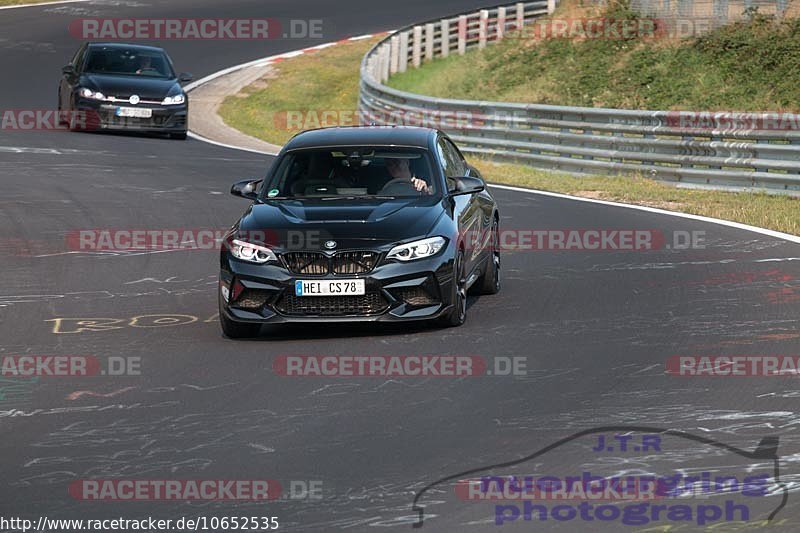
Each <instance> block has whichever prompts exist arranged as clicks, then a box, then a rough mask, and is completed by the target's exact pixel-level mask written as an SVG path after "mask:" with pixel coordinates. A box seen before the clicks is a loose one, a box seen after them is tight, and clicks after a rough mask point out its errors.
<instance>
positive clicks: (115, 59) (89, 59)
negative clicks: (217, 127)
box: [58, 43, 192, 139]
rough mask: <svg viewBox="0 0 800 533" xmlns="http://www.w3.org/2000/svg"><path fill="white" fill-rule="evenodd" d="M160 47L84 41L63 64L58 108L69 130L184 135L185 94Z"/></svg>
mask: <svg viewBox="0 0 800 533" xmlns="http://www.w3.org/2000/svg"><path fill="white" fill-rule="evenodd" d="M191 79H192V77H191V75H190V74H176V73H175V69H174V67H173V65H172V60H171V59H170V58H169V56H168V55H167V53H166V52H164V50H162V49H161V48H156V47H153V46H141V45H133V44H118V43H86V44H84V45H82V46H81V47H80V48H79V49H78V51H77V52H76V54H75V56H74V57H73V58H72V61H71V62H70V63H69V64H68V65H66V66H65V67H64V68H63V69H62V77H61V82H60V83H59V86H58V110H59V117H60V118H61V121H62V122H66V123H68V124H69V126H70V129H72V130H96V129H99V130H135V131H140V132H150V133H167V134H169V135H170V136H172V137H174V138H177V139H186V134H187V130H188V126H189V121H188V114H189V100H188V96H187V95H186V93H185V92H184V91H183V88H182V86H181V83H185V82H188V81H190V80H191Z"/></svg>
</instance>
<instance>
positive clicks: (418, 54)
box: [411, 26, 422, 68]
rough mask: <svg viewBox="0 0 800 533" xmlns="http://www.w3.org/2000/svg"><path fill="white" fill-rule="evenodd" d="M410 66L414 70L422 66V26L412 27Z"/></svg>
mask: <svg viewBox="0 0 800 533" xmlns="http://www.w3.org/2000/svg"><path fill="white" fill-rule="evenodd" d="M411 64H412V65H414V68H417V67H419V66H420V65H421V64H422V26H414V42H412V43H411Z"/></svg>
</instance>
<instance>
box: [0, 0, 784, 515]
mask: <svg viewBox="0 0 800 533" xmlns="http://www.w3.org/2000/svg"><path fill="white" fill-rule="evenodd" d="M480 4H481V2H469V1H450V0H444V1H443V0H440V1H438V2H430V1H422V0H408V1H406V2H402V3H400V2H374V1H355V0H347V1H345V2H327V1H320V0H318V1H303V0H294V1H283V0H280V1H272V2H257V1H243V0H227V1H225V2H221V1H208V0H200V1H198V0H192V1H184V0H171V1H169V2H166V1H165V2H152V1H146V0H142V1H119V2H116V1H114V2H112V1H102V2H101V1H96V2H90V3H88V4H73V5H63V6H52V7H38V8H25V9H15V10H8V11H0V72H2V73H3V76H2V82H0V103H1V105H0V108H10V109H52V108H53V107H54V106H55V102H56V86H57V81H58V76H59V72H60V67H61V66H62V65H63V64H65V63H66V62H67V61H68V60H69V58H70V57H71V55H72V53H73V52H74V50H75V49H76V48H77V46H78V44H79V43H78V41H76V40H75V39H74V38H73V37H71V36H70V35H69V33H68V32H67V25H68V23H69V22H70V21H71V20H73V19H74V18H76V17H81V16H93V17H153V18H186V17H220V16H223V17H229V18H247V17H265V16H267V17H277V18H283V19H286V18H314V19H323V20H324V21H325V22H324V24H325V26H324V32H325V35H324V41H331V40H336V39H339V38H342V37H347V36H352V35H359V34H364V33H372V32H377V31H382V30H389V29H392V28H395V27H399V26H401V25H403V24H406V23H410V22H412V21H416V20H423V19H428V18H434V17H438V16H442V15H446V14H450V13H453V12H457V11H460V10H462V9H466V8H474V7H476V6H479V5H480ZM314 44H319V41H314V40H282V39H281V40H274V41H268V42H253V41H219V42H213V41H212V42H197V41H191V42H182V41H175V42H169V43H166V46H167V47H168V49H169V51H170V53H171V55H172V56H173V58H174V60H175V62H176V65H177V66H178V68H179V70H182V71H189V72H192V73H194V74H195V76H196V77H201V76H205V75H208V74H210V73H212V72H214V71H216V70H219V69H222V68H225V67H227V66H231V65H234V64H237V63H242V62H244V61H248V60H252V59H256V58H259V57H264V56H267V55H273V54H276V53H281V52H285V51H289V50H294V49H299V48H304V47H306V46H312V45H314ZM269 163H270V158H268V157H261V156H258V155H257V154H252V153H246V152H241V151H235V150H229V149H224V148H219V147H216V146H210V145H207V144H204V143H202V142H199V141H194V140H189V141H187V142H179V141H170V140H166V139H160V138H150V137H142V136H133V135H100V134H69V133H61V132H27V133H23V132H15V131H0V180H1V183H2V195H0V257H1V258H2V272H3V276H2V284H1V285H0V332H2V340H0V355H24V354H50V355H59V354H60V355H64V354H83V355H94V356H96V357H98V358H100V359H101V360H105V359H107V358H109V357H120V356H122V357H139V358H141V368H142V370H141V372H142V374H141V376H121V377H109V376H102V377H93V378H78V377H75V378H40V379H18V378H10V379H8V378H6V379H3V380H2V382H0V383H1V384H2V388H0V457H1V459H0V472H2V475H0V514H1V515H3V516H6V517H8V516H22V517H28V518H33V519H35V518H37V517H39V516H41V515H45V516H47V517H49V518H112V517H120V516H122V517H126V518H141V517H146V516H156V517H160V518H179V517H181V516H188V517H195V516H200V515H206V516H232V515H247V516H277V517H279V518H280V522H281V529H288V530H294V531H331V530H351V531H376V529H375V527H380V526H384V527H391V528H393V529H397V528H401V529H410V528H411V526H410V523H411V522H412V521H413V520H414V519H415V518H416V514H415V513H413V512H412V510H411V505H412V501H413V499H414V495H415V493H416V492H417V491H419V490H420V489H422V488H423V487H425V486H426V485H428V484H430V483H432V482H435V481H436V480H438V479H441V478H445V477H447V476H450V475H454V474H457V473H459V472H463V471H467V470H470V469H472V468H480V467H482V466H487V465H493V464H496V463H502V462H505V461H512V460H514V459H519V458H522V457H524V456H525V455H527V454H530V453H533V452H534V451H536V450H538V449H540V448H542V447H544V446H547V445H549V444H551V443H553V442H555V441H556V440H558V439H560V438H562V437H566V436H568V435H570V434H572V433H575V432H577V431H581V430H585V429H591V428H595V427H597V426H606V425H629V424H635V425H640V426H653V427H658V428H671V429H676V430H682V431H686V432H689V433H691V434H694V435H701V436H704V437H707V438H710V439H714V440H716V441H719V442H723V443H726V444H729V445H731V446H736V447H740V448H742V449H746V450H752V449H754V448H755V446H756V445H757V443H758V442H759V441H760V439H761V438H762V437H764V436H778V437H779V439H780V440H779V447H778V450H777V452H778V454H779V456H780V468H781V480H782V481H783V482H784V483H785V486H784V487H783V488H785V489H786V490H787V491H788V493H789V498H788V503H787V505H786V506H785V507H784V508H783V509H782V510H781V511H780V513H779V515H778V518H777V519H776V520H782V522H779V525H778V528H779V529H781V530H796V529H797V524H798V523H800V510H798V508H797V506H795V505H794V504H793V501H794V498H793V497H792V492H793V491H794V489H795V484H796V483H797V482H798V481H800V477H798V458H800V455H799V453H800V437H799V436H798V431H797V428H798V426H799V425H800V416H799V415H798V413H797V406H798V399H797V397H798V392H797V389H798V381H797V377H796V376H786V377H769V378H766V377H738V378H680V377H674V376H668V375H665V373H664V364H665V360H666V359H667V358H668V357H670V356H673V355H685V354H704V355H742V354H745V355H774V354H786V355H790V354H794V355H798V354H799V353H800V327H798V326H800V319H799V317H800V245H798V244H793V243H789V242H786V241H783V240H780V239H777V238H773V237H768V236H764V235H759V234H757V233H752V232H748V231H743V230H738V229H732V228H728V227H723V226H719V225H716V224H711V223H705V222H698V221H692V220H686V219H681V218H675V217H671V216H665V215H658V214H653V213H648V212H642V211H636V210H630V209H624V208H619V207H612V206H605V205H597V204H590V203H584V202H576V201H572V200H568V199H559V198H552V197H546V196H539V195H535V194H526V193H519V192H511V191H505V190H496V191H495V194H496V197H497V199H498V202H499V205H500V207H501V212H502V224H503V227H504V228H506V229H532V228H536V229H543V228H544V229H592V228H596V229H652V230H659V231H661V232H663V234H664V235H665V236H667V238H668V242H671V239H672V236H673V235H674V234H675V232H686V231H699V232H703V234H704V236H705V244H706V247H705V248H703V249H690V250H680V249H675V248H674V247H673V248H669V249H667V248H664V249H661V250H653V251H646V252H630V251H627V252H626V251H603V252H589V251H586V252H580V251H561V252H558V251H550V252H517V253H507V254H505V256H504V272H503V283H504V287H503V290H502V292H501V293H500V294H499V295H497V296H491V297H481V298H475V299H473V300H471V301H470V308H469V315H468V321H467V324H466V325H465V326H463V327H461V328H458V329H447V330H439V329H435V328H429V327H424V326H420V327H416V326H403V327H374V326H346V327H344V326H336V327H283V328H269V329H266V328H265V329H264V330H263V332H262V336H261V337H260V338H258V339H256V340H252V341H232V340H227V339H225V338H223V337H222V335H221V333H220V329H219V326H218V324H217V320H216V312H217V309H216V305H217V304H216V286H217V281H216V279H217V259H216V254H215V253H213V252H201V251H172V252H164V253H118V254H93V253H74V252H70V250H69V248H68V247H67V245H66V242H65V235H66V234H67V233H68V232H69V231H72V230H80V229H89V228H116V229H125V228H147V229H155V228H226V227H228V226H229V225H230V224H231V223H233V222H234V221H235V219H236V218H237V217H238V216H239V215H240V213H241V212H242V211H243V210H244V208H245V207H246V203H245V202H244V201H242V200H237V199H235V198H232V197H230V196H228V194H227V190H228V188H229V186H230V183H231V182H233V181H235V180H238V179H241V178H245V177H250V176H258V175H261V174H263V172H264V171H265V169H266V167H267V166H268V165H269ZM489 178H490V179H491V176H489ZM143 315H170V316H172V315H183V317H177V318H175V319H174V320H173V321H169V320H167V321H166V322H165V321H163V320H162V321H161V322H154V320H156V319H154V318H152V317H151V318H138V319H136V321H135V322H133V324H131V321H132V320H134V317H142V316H143ZM161 318H163V317H161ZM57 319H70V320H61V321H57ZM74 319H117V320H118V321H117V322H113V324H114V325H115V327H114V329H106V330H102V331H86V330H84V331H77V332H76V330H79V329H80V327H79V326H77V325H76V320H74ZM137 326H139V327H137ZM141 326H160V327H141ZM282 354H305V355H367V354H376V355H415V354H422V355H428V354H453V355H477V356H481V357H484V358H486V359H487V360H489V361H490V364H492V363H491V361H492V360H494V359H495V358H502V357H524V358H525V359H526V363H527V374H526V375H524V376H514V377H509V376H500V375H491V376H481V377H471V378H461V379H452V378H442V377H439V378H401V379H378V378H336V379H331V378H287V377H280V376H277V375H275V373H274V372H273V370H272V362H273V360H274V359H275V358H276V357H277V356H279V355H282ZM589 442H590V441H583V444H582V445H581V446H577V445H572V446H562V447H560V448H559V449H557V450H554V451H552V452H550V453H549V455H546V456H543V457H541V458H540V459H537V460H536V461H534V463H535V464H527V465H522V466H517V467H511V468H508V469H506V473H516V474H521V473H531V472H534V471H536V472H540V473H541V472H546V473H550V474H551V475H556V476H559V475H560V476H566V475H571V474H575V473H580V472H581V471H584V470H587V469H589V470H591V471H593V472H594V471H599V470H603V469H605V470H606V471H607V470H609V469H611V471H630V470H631V469H635V468H640V469H643V470H648V469H651V470H652V469H655V468H659V467H664V468H662V470H664V469H665V468H666V469H667V470H679V469H681V468H686V469H689V465H692V468H694V470H693V471H695V472H697V471H700V470H703V469H710V470H713V471H716V472H721V471H722V470H725V469H727V470H725V471H726V472H727V473H729V474H730V473H734V472H733V470H736V471H737V472H740V473H741V472H744V471H746V470H747V468H748V465H752V464H753V463H754V462H755V463H760V466H762V467H763V466H764V464H765V461H763V460H758V461H755V460H743V459H742V458H741V457H735V454H730V453H727V454H726V453H724V452H720V451H719V450H718V449H715V448H713V447H704V446H703V445H700V444H698V443H696V442H695V443H689V444H687V442H688V441H681V442H680V443H676V444H675V445H674V447H673V448H671V451H669V452H665V453H663V454H655V453H654V454H635V456H636V458H635V459H634V458H632V457H631V456H630V455H627V456H626V455H625V454H623V453H616V454H608V455H603V456H600V455H599V454H598V453H594V452H591V451H589V450H588V448H587V444H588V443H589ZM676 442H677V441H676ZM706 448H708V449H706ZM709 450H711V451H709ZM713 450H717V451H716V452H714V451H713ZM514 468H516V470H515V469H514ZM737 469H738V470H737ZM687 471H691V470H687ZM105 478H122V479H151V480H152V479H161V480H166V479H227V480H233V479H276V480H280V481H281V482H282V483H283V484H284V487H286V486H288V482H289V481H291V480H295V481H296V480H306V481H309V480H313V481H321V482H322V486H323V498H322V499H302V498H297V499H291V500H281V501H277V502H273V503H269V504H266V505H265V504H264V503H253V502H204V503H198V502H147V501H145V502H91V501H89V502H87V501H79V500H76V499H75V498H73V497H71V496H70V495H69V494H68V490H67V487H68V486H69V484H70V483H72V482H74V481H76V480H81V479H105ZM778 493H779V494H783V492H781V491H778ZM453 494H454V493H453V490H452V488H451V487H446V486H441V485H439V486H437V487H434V488H433V489H432V490H431V491H429V492H427V493H426V495H424V496H423V497H422V498H421V500H420V501H421V503H422V504H425V506H426V509H427V511H426V518H427V520H426V522H425V529H428V530H431V531H481V530H485V531H493V530H498V529H499V530H507V529H510V528H514V530H515V531H516V530H518V529H519V530H531V529H558V530H561V531H581V530H585V531H590V530H592V531H594V530H599V529H605V530H609V531H613V530H618V529H620V528H621V527H622V526H620V525H619V524H618V523H617V524H615V523H613V522H611V523H604V524H602V527H600V524H599V523H598V522H594V523H591V524H589V523H585V522H580V521H575V520H573V521H567V522H561V523H556V522H554V521H552V520H551V521H548V522H546V523H537V522H527V523H526V522H522V521H520V522H517V523H515V524H514V525H506V526H503V527H502V528H497V527H496V526H494V525H492V513H493V511H492V507H491V506H487V505H486V504H480V505H483V506H482V507H477V505H479V504H465V503H461V504H459V503H458V501H457V499H456V498H455V497H454V496H453ZM780 499H781V497H780V496H773V497H767V498H763V500H764V501H761V500H759V501H758V502H757V503H758V504H759V505H760V508H773V507H776V506H777V505H778V503H779V500H780ZM767 500H768V501H767ZM759 505H756V506H755V507H758V506H759ZM754 512H755V511H754ZM434 515H435V516H434ZM662 524H663V523H662ZM677 525H680V526H681V529H684V530H692V529H696V528H695V526H693V525H692V522H684V523H677Z"/></svg>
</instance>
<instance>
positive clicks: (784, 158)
mask: <svg viewBox="0 0 800 533" xmlns="http://www.w3.org/2000/svg"><path fill="white" fill-rule="evenodd" d="M554 8H555V1H554V0H542V1H538V2H524V3H516V4H511V5H507V6H500V7H495V8H493V9H485V10H481V11H478V12H475V13H468V14H463V15H458V16H455V17H451V18H447V19H442V20H438V21H431V22H428V23H422V24H416V25H413V26H410V27H407V28H404V29H402V30H399V31H397V32H395V33H394V34H392V35H390V36H389V37H387V38H386V39H384V40H383V41H381V42H380V43H378V44H377V45H376V46H375V47H373V48H372V50H370V51H369V52H368V53H367V55H366V56H365V57H364V59H363V61H362V64H361V93H360V101H359V112H360V114H361V116H362V120H366V121H368V122H370V123H374V124H406V125H408V124H414V123H418V124H421V125H430V126H432V127H438V128H440V129H442V130H444V131H446V132H447V133H448V134H449V135H450V136H451V137H452V138H453V139H454V140H455V141H456V142H457V143H458V144H459V146H460V147H461V148H462V150H463V151H464V152H467V153H474V154H480V155H485V156H490V157H492V158H494V159H499V160H506V161H516V162H525V163H527V164H529V165H531V166H535V167H539V168H544V169H549V170H557V171H565V172H570V173H579V174H586V173H602V174H638V175H643V176H645V177H651V178H655V179H660V180H666V181H677V182H685V183H691V184H702V185H713V186H721V187H733V188H743V187H747V188H762V189H765V190H766V191H767V192H777V191H781V190H782V191H800V115H796V114H786V113H719V112H698V113H694V112H688V111H640V110H621V109H605V108H591V107H570V106H553V105H541V104H518V103H503V102H485V101H470V100H453V99H445V98H433V97H429V96H424V95H419V94H413V93H409V92H404V91H399V90H396V89H393V88H390V87H387V86H386V85H384V82H386V80H388V78H389V76H390V75H392V74H394V73H397V72H404V71H406V70H407V69H408V68H409V67H411V68H414V67H416V66H419V65H420V64H421V63H422V61H423V60H430V59H433V58H434V57H446V56H448V55H450V54H452V53H459V54H463V53H465V52H466V50H468V49H470V48H474V47H478V48H483V47H485V46H487V44H488V43H490V42H492V41H494V40H499V39H502V38H504V37H506V36H508V34H509V33H510V32H514V31H516V30H520V31H522V30H523V29H524V27H525V26H526V25H529V24H530V23H531V22H533V21H534V20H535V19H537V18H539V17H541V16H543V15H546V14H548V13H552V12H553V10H554ZM532 81H534V80H532Z"/></svg>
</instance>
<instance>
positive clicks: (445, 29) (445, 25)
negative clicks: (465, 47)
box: [441, 19, 450, 57]
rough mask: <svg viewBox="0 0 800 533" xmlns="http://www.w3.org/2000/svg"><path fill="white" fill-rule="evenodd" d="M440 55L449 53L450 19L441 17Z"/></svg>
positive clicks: (445, 55) (444, 55) (443, 55)
mask: <svg viewBox="0 0 800 533" xmlns="http://www.w3.org/2000/svg"><path fill="white" fill-rule="evenodd" d="M441 27H442V57H447V56H449V55H450V21H449V20H447V19H442V24H441Z"/></svg>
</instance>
